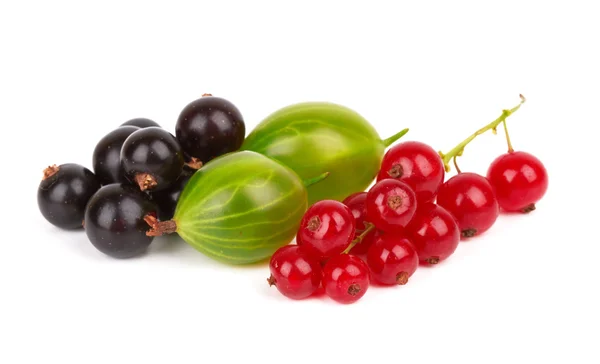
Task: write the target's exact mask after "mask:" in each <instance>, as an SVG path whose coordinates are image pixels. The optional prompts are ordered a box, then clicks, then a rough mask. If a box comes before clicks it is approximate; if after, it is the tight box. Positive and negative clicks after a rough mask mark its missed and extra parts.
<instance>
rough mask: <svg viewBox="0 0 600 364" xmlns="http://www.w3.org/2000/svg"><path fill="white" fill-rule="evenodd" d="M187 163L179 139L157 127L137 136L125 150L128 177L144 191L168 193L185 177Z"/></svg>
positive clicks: (130, 140)
mask: <svg viewBox="0 0 600 364" xmlns="http://www.w3.org/2000/svg"><path fill="white" fill-rule="evenodd" d="M184 163H185V162H184V159H183V152H182V150H181V147H180V146H179V143H177V139H175V137H174V136H173V135H172V134H171V133H169V132H168V131H166V130H164V129H161V128H157V127H149V128H143V129H140V130H137V131H135V132H133V133H132V134H131V135H130V136H129V137H127V139H126V140H125V142H124V143H123V147H122V148H121V166H122V167H123V171H124V173H125V176H126V177H127V179H128V180H129V181H131V182H135V183H136V184H137V185H138V186H139V188H140V190H142V191H146V190H148V191H159V190H164V189H167V188H168V187H170V186H171V185H172V184H173V183H174V182H175V181H176V180H177V178H179V176H180V175H181V173H182V171H183V166H184Z"/></svg>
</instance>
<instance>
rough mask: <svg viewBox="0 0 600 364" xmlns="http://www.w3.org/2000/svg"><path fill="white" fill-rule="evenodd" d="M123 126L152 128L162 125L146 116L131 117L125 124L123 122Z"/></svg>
mask: <svg viewBox="0 0 600 364" xmlns="http://www.w3.org/2000/svg"><path fill="white" fill-rule="evenodd" d="M121 126H137V127H138V128H152V127H158V128H160V125H158V123H157V122H156V121H154V120H150V119H146V118H135V119H131V120H128V121H126V122H124V123H123V124H121Z"/></svg>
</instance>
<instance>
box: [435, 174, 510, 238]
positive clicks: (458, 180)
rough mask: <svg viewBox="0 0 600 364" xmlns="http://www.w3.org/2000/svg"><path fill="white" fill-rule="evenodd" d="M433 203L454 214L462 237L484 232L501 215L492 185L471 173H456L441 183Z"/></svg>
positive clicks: (483, 178) (480, 176)
mask: <svg viewBox="0 0 600 364" xmlns="http://www.w3.org/2000/svg"><path fill="white" fill-rule="evenodd" d="M436 202H437V204H438V205H439V206H441V207H443V208H444V209H446V211H448V212H449V213H450V214H451V215H452V216H454V218H455V219H456V221H457V223H458V227H459V229H460V231H461V236H462V237H463V238H469V237H474V236H477V235H481V234H483V233H484V232H486V231H487V230H488V229H489V228H491V227H492V225H494V223H495V222H496V220H497V219H498V215H499V214H500V208H499V206H498V200H497V199H496V196H495V194H494V191H493V188H492V185H491V184H490V182H489V181H488V179H487V178H485V177H483V176H482V175H480V174H477V173H472V172H462V173H459V174H457V175H455V176H453V177H452V178H450V179H449V180H448V181H446V182H444V184H443V185H442V186H441V187H440V190H439V192H438V195H437V201H436Z"/></svg>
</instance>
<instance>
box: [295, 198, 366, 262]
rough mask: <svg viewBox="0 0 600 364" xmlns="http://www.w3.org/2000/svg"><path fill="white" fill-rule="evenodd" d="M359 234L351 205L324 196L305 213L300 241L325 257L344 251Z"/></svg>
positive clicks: (306, 247)
mask: <svg viewBox="0 0 600 364" xmlns="http://www.w3.org/2000/svg"><path fill="white" fill-rule="evenodd" d="M355 234H356V221H355V219H354V216H352V211H350V209H349V208H348V206H346V205H344V204H343V203H341V202H339V201H335V200H321V201H318V202H316V203H314V204H313V205H312V206H310V207H309V208H308V210H306V212H305V213H304V216H303V217H302V220H301V221H300V229H299V230H298V233H297V234H296V242H297V243H298V245H300V246H302V247H303V248H304V250H305V251H306V252H307V253H308V254H310V255H312V256H314V257H315V258H317V259H319V260H323V259H327V258H330V257H332V256H334V255H338V254H340V253H341V252H343V251H344V250H345V249H346V248H347V247H348V246H349V245H350V243H351V242H352V239H354V235H355Z"/></svg>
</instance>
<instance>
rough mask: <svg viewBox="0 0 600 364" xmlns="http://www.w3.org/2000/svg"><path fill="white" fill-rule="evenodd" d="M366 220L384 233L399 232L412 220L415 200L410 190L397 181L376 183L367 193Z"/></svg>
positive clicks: (415, 206) (385, 180)
mask: <svg viewBox="0 0 600 364" xmlns="http://www.w3.org/2000/svg"><path fill="white" fill-rule="evenodd" d="M366 205H367V219H368V220H369V222H371V223H372V224H374V225H375V227H376V228H377V229H379V230H382V231H384V232H397V231H401V230H402V229H404V227H406V225H407V224H408V223H409V222H410V220H411V219H412V218H413V216H414V214H415V211H416V210H417V200H416V195H415V192H414V191H413V190H412V188H411V187H410V186H409V185H408V184H406V183H404V182H402V181H399V180H397V179H384V180H381V181H379V182H377V183H376V184H375V185H373V187H371V189H369V192H367V199H366Z"/></svg>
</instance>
